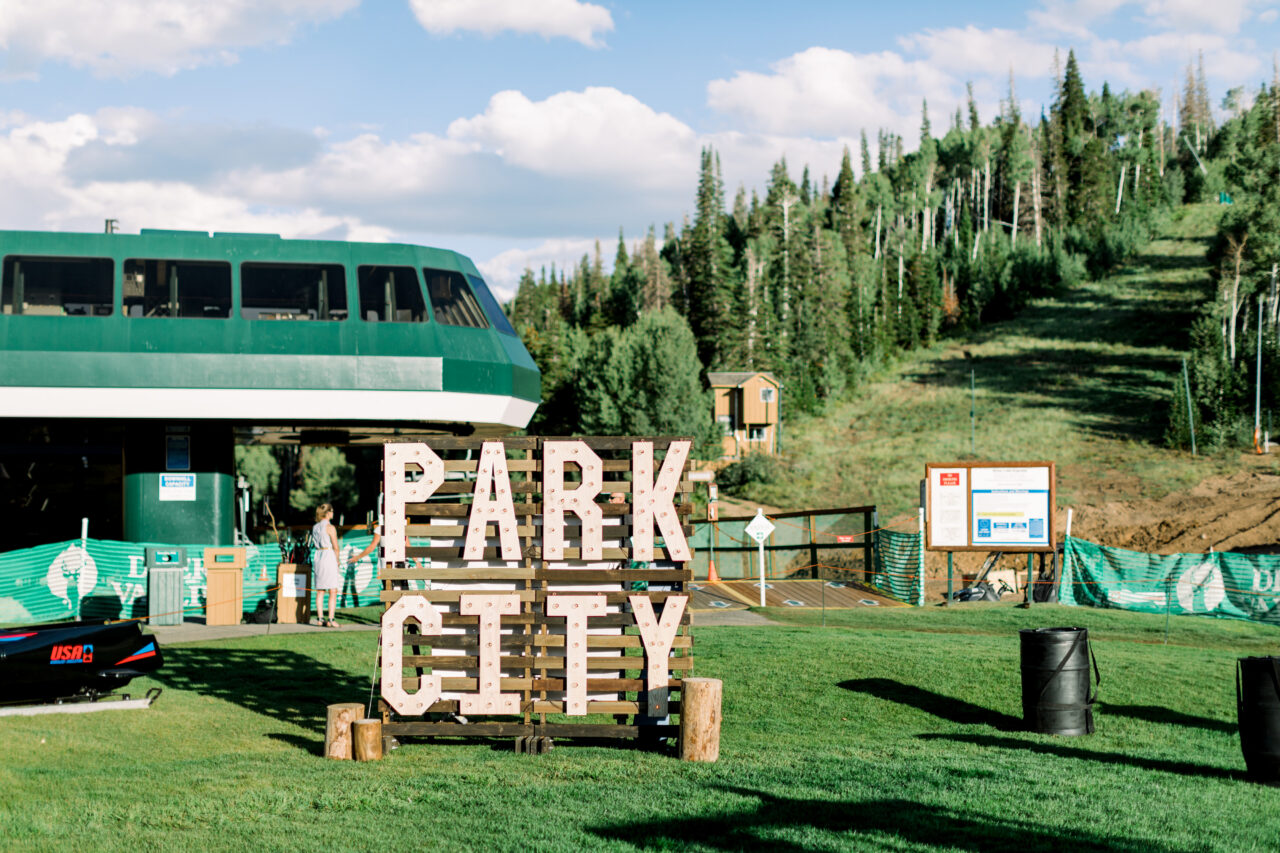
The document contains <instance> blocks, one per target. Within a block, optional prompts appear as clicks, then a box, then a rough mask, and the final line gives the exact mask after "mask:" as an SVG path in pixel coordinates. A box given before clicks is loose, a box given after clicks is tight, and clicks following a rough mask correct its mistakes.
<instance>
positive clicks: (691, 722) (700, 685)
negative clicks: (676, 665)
mask: <svg viewBox="0 0 1280 853" xmlns="http://www.w3.org/2000/svg"><path fill="white" fill-rule="evenodd" d="M723 692H724V688H723V684H722V683H721V681H720V679H718V678H686V679H684V680H682V681H681V682H680V760H681V761H715V760H716V759H718V758H719V757H720V698H721V695H722V694H723Z"/></svg>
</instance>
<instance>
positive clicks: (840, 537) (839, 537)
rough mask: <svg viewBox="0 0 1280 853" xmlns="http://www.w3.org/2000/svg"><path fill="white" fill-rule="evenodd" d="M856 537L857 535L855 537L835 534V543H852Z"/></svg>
mask: <svg viewBox="0 0 1280 853" xmlns="http://www.w3.org/2000/svg"><path fill="white" fill-rule="evenodd" d="M857 539H858V537H857V536H844V535H837V536H836V544H837V545H852V544H853V543H854V542H855V541H857Z"/></svg>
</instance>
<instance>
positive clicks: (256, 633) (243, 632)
mask: <svg viewBox="0 0 1280 853" xmlns="http://www.w3.org/2000/svg"><path fill="white" fill-rule="evenodd" d="M692 616H693V624H694V626H696V627H698V628H705V627H708V626H716V625H776V624H778V623H776V622H774V621H772V620H771V619H768V618H766V617H764V616H762V615H760V614H759V613H752V612H751V611H750V610H700V611H698V612H696V613H693V614H692ZM143 630H144V631H146V632H147V633H151V634H155V635H156V639H158V640H159V641H160V644H161V646H162V647H163V646H166V645H171V644H173V643H203V642H208V641H209V640H234V639H237V638H240V637H260V636H268V635H276V636H278V635H280V634H307V633H320V634H327V633H333V632H337V631H377V630H378V626H377V625H364V624H348V623H339V624H338V627H337V628H321V627H320V626H319V625H314V624H312V625H280V624H271V625H206V624H204V622H200V621H196V620H194V619H193V620H188V621H186V622H183V623H182V624H181V625H150V626H146V627H144V628H143Z"/></svg>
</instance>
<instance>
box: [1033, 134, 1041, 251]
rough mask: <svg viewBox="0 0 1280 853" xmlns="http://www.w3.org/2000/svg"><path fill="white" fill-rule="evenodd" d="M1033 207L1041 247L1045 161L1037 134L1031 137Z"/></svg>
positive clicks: (1037, 242) (1038, 242)
mask: <svg viewBox="0 0 1280 853" xmlns="http://www.w3.org/2000/svg"><path fill="white" fill-rule="evenodd" d="M1031 141H1032V148H1031V209H1032V211H1033V212H1034V214H1035V221H1036V226H1035V227H1036V248H1037V249H1039V248H1040V205H1041V204H1043V201H1042V199H1041V196H1040V173H1041V172H1042V171H1043V163H1042V161H1041V159H1040V148H1039V146H1038V145H1036V144H1035V135H1034V134H1033V135H1032V137H1031Z"/></svg>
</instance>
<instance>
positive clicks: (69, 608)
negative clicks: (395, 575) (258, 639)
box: [0, 535, 378, 625]
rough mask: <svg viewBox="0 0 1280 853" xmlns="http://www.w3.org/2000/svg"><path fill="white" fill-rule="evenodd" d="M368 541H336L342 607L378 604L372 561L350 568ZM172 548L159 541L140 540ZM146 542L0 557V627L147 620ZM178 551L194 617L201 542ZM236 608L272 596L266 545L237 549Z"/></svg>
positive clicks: (201, 586) (62, 546)
mask: <svg viewBox="0 0 1280 853" xmlns="http://www.w3.org/2000/svg"><path fill="white" fill-rule="evenodd" d="M371 538H372V537H370V536H367V535H364V536H348V537H345V538H344V539H343V540H342V550H343V557H344V564H345V565H344V569H345V572H346V579H345V584H344V590H343V597H342V599H341V603H342V604H343V606H358V605H360V604H373V603H376V602H377V600H378V586H377V582H376V580H375V575H376V572H375V571H374V565H373V561H372V560H371V559H370V558H369V557H366V558H364V559H363V560H361V561H360V562H358V563H356V564H354V565H352V564H351V563H350V557H352V556H354V555H355V554H356V553H358V552H360V551H362V550H364V548H365V546H366V545H368V544H369V542H370V541H371ZM147 544H156V545H161V547H166V548H172V547H174V546H173V545H170V544H167V543H147ZM147 544H142V543H135V542H111V541H105V540H100V539H86V540H84V541H81V540H78V539H77V540H73V541H70V542H58V543H55V544H52V545H40V546H37V547H35V548H26V549H23V550H20V551H9V552H6V553H3V554H0V624H9V625H13V624H20V623H24V622H54V621H62V620H67V619H95V620H96V619H130V618H140V617H145V616H146V615H147V569H146V561H145V555H144V549H145V548H146V547H147ZM179 547H186V549H187V554H188V558H189V562H188V566H187V568H186V569H185V570H184V571H183V585H184V596H183V602H182V604H183V608H184V609H185V611H186V612H187V613H188V615H196V614H198V613H201V612H202V611H203V610H204V606H205V603H206V602H205V567H204V556H203V555H204V547H205V546H203V545H188V546H179ZM245 549H246V556H247V558H248V560H247V562H248V565H247V567H246V568H245V569H244V585H243V589H244V610H245V612H246V613H250V612H253V610H254V609H256V608H257V606H258V602H259V601H262V600H263V599H266V598H268V597H270V596H273V595H274V591H273V590H274V587H275V576H276V565H277V564H278V563H279V562H280V550H279V549H278V548H276V547H275V546H274V545H272V546H267V545H247V546H245Z"/></svg>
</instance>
